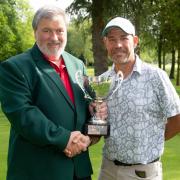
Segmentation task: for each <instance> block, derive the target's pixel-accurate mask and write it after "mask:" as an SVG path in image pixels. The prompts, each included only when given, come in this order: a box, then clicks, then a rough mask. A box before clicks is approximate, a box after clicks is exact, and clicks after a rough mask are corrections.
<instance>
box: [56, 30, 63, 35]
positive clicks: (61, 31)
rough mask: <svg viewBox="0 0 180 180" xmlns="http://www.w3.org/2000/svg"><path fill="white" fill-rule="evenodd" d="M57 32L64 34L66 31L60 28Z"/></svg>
mask: <svg viewBox="0 0 180 180" xmlns="http://www.w3.org/2000/svg"><path fill="white" fill-rule="evenodd" d="M56 33H57V34H63V33H64V30H63V29H58V30H56Z"/></svg>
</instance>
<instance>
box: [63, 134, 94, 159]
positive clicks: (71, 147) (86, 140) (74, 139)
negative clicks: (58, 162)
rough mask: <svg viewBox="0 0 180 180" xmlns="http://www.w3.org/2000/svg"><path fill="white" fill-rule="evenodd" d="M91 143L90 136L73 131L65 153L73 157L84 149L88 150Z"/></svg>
mask: <svg viewBox="0 0 180 180" xmlns="http://www.w3.org/2000/svg"><path fill="white" fill-rule="evenodd" d="M90 144H91V139H90V137H89V136H85V135H83V134H82V133H81V132H80V131H73V132H71V136H70V138H69V141H68V144H67V146H66V148H65V150H64V153H65V154H66V156H68V157H73V156H75V155H77V154H80V153H81V152H83V151H86V150H87V148H88V146H89V145H90Z"/></svg>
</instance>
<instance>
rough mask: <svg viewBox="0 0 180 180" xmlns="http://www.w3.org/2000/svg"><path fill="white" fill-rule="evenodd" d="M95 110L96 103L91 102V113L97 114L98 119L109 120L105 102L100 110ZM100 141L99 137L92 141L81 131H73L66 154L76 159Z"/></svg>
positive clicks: (100, 106) (99, 107)
mask: <svg viewBox="0 0 180 180" xmlns="http://www.w3.org/2000/svg"><path fill="white" fill-rule="evenodd" d="M95 109H96V103H94V102H91V103H90V105H89V111H90V113H91V115H94V114H95V115H96V116H97V117H101V119H106V118H107V104H106V103H105V102H103V103H101V104H100V105H98V110H97V109H96V110H95ZM99 139H100V138H99V137H93V138H92V139H91V138H90V137H89V136H88V135H84V134H82V133H81V132H80V131H73V132H71V135H70V138H69V141H68V144H67V146H66V148H65V150H64V153H65V155H66V156H68V157H74V156H75V155H77V154H80V153H81V152H84V151H86V150H87V148H88V146H89V145H90V144H92V143H93V144H95V143H97V142H98V141H99ZM92 141H93V142H92Z"/></svg>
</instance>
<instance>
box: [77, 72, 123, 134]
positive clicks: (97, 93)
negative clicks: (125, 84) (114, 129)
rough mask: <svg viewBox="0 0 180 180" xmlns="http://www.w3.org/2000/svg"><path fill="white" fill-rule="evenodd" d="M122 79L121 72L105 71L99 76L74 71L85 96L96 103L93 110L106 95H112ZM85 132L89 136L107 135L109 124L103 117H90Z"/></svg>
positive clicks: (97, 107)
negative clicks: (113, 73)
mask: <svg viewBox="0 0 180 180" xmlns="http://www.w3.org/2000/svg"><path fill="white" fill-rule="evenodd" d="M122 80H123V74H122V72H121V71H120V72H118V73H117V74H116V75H112V74H111V73H110V71H107V72H105V73H103V74H101V75H100V76H89V77H87V76H84V75H82V72H80V71H78V72H77V73H76V81H77V83H78V85H79V87H80V88H81V89H82V91H83V92H84V94H85V98H88V99H91V100H93V101H94V102H95V103H96V109H95V112H98V110H99V105H100V104H101V103H102V102H103V101H105V100H106V99H107V98H108V97H112V96H113V94H114V93H115V92H116V91H117V90H118V88H119V87H120V85H121V83H122ZM85 133H86V134H87V135H91V136H106V137H107V136H109V133H110V124H109V122H107V120H106V119H104V118H103V117H99V116H96V113H94V115H93V116H92V117H91V119H90V121H89V122H88V123H87V124H86V125H85Z"/></svg>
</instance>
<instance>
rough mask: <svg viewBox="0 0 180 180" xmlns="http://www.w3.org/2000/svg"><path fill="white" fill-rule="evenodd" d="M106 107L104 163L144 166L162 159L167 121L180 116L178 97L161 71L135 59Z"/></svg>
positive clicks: (112, 71) (179, 100) (137, 58)
mask: <svg viewBox="0 0 180 180" xmlns="http://www.w3.org/2000/svg"><path fill="white" fill-rule="evenodd" d="M110 71H111V73H114V74H115V71H114V70H113V69H112V70H110ZM107 104H108V109H109V115H108V121H109V122H110V126H111V130H110V136H109V137H108V138H106V139H105V145H104V148H103V155H104V156H105V157H106V158H107V159H109V160H115V159H116V160H119V161H121V162H124V163H129V164H135V163H142V164H146V163H148V162H151V161H153V160H155V159H156V158H158V157H160V156H161V155H162V153H163V150H164V133H165V124H166V122H167V118H169V117H172V116H175V115H177V114H180V99H179V96H178V95H177V93H176V90H175V88H174V87H173V85H172V84H171V81H170V80H169V77H168V76H167V74H166V73H165V72H164V71H163V70H161V69H159V68H157V67H153V66H151V65H149V64H147V63H144V62H142V61H141V60H140V59H139V57H138V56H136V62H135V65H134V67H133V71H132V73H131V74H130V75H129V76H128V77H127V78H126V79H124V80H123V82H122V84H121V87H120V88H119V89H118V91H116V92H115V93H114V94H113V96H112V97H110V98H108V100H107Z"/></svg>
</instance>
